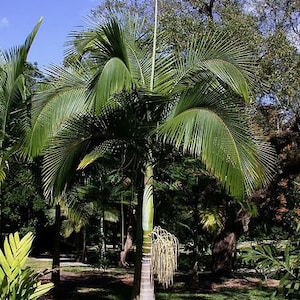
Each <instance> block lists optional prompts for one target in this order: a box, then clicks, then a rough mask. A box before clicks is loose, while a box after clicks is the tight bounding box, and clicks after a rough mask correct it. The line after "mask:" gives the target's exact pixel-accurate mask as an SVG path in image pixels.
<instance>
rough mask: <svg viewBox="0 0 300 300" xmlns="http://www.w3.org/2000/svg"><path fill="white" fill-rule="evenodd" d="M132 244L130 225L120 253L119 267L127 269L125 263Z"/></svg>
mask: <svg viewBox="0 0 300 300" xmlns="http://www.w3.org/2000/svg"><path fill="white" fill-rule="evenodd" d="M132 243H133V238H132V226H131V225H130V226H129V227H128V230H127V236H126V242H125V245H124V248H123V251H121V253H120V265H121V267H128V263H127V262H126V257H127V254H128V253H129V251H130V249H131V247H132Z"/></svg>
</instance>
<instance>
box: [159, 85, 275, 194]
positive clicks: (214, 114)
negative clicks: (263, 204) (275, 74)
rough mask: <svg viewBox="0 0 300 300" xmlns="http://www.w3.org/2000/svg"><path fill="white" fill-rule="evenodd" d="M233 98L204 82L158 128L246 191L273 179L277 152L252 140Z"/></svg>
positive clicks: (233, 188) (230, 186) (230, 185)
mask: <svg viewBox="0 0 300 300" xmlns="http://www.w3.org/2000/svg"><path fill="white" fill-rule="evenodd" d="M208 92H209V93H208ZM228 99H230V94H228V93H227V92H226V91H225V90H222V89H219V90H214V91H210V90H208V88H206V87H205V86H204V85H200V86H199V88H194V89H192V90H191V91H190V92H188V93H186V94H185V95H183V96H182V97H181V98H180V100H179V101H178V104H177V106H175V107H174V113H173V115H172V116H171V117H170V119H168V120H166V122H165V123H163V124H162V125H161V126H160V127H159V128H158V130H157V132H158V135H159V136H160V138H162V140H163V141H164V142H167V143H170V144H173V145H174V146H176V147H177V148H180V149H182V150H183V151H185V152H188V153H190V154H193V155H195V156H198V157H199V158H201V160H202V161H203V162H204V164H205V165H206V167H207V169H208V170H210V171H211V173H212V174H214V175H215V176H216V177H217V178H218V179H219V180H221V182H222V183H223V184H224V185H225V188H226V189H227V190H228V191H229V192H230V193H231V194H233V195H235V196H242V195H243V193H244V191H245V190H246V192H247V193H250V192H251V191H252V190H253V188H254V187H255V186H257V185H258V184H261V183H262V182H264V183H265V182H267V181H268V180H270V176H271V174H272V171H273V166H274V163H273V161H274V152H273V150H272V148H271V147H270V146H269V145H268V144H267V143H261V142H260V141H259V140H258V139H253V132H252V131H251V130H250V128H249V123H248V122H247V117H246V114H245V112H244V110H243V108H242V106H239V105H232V104H230V103H229V101H228ZM262 149H263V150H262ZM260 156H261V157H265V160H264V161H263V160H262V159H260ZM266 157H267V158H266ZM261 164H262V165H261Z"/></svg>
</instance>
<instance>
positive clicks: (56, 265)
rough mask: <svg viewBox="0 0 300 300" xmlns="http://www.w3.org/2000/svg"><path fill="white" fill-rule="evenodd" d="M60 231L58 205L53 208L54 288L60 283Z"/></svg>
mask: <svg viewBox="0 0 300 300" xmlns="http://www.w3.org/2000/svg"><path fill="white" fill-rule="evenodd" d="M60 230H61V208H60V205H59V204H56V206H55V224H54V242H53V254H52V255H53V260H52V269H53V270H54V271H53V272H52V278H51V280H52V282H53V283H54V284H55V287H58V285H59V283H60V269H59V268H60Z"/></svg>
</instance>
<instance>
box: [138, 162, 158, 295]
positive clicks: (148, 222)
mask: <svg viewBox="0 0 300 300" xmlns="http://www.w3.org/2000/svg"><path fill="white" fill-rule="evenodd" d="M144 176H145V177H144V194H143V207H142V228H143V247H142V249H143V254H142V270H141V288H140V298H139V299H140V300H154V299H155V295H154V282H153V278H152V271H151V268H152V266H151V232H152V230H153V213H154V208H153V166H152V164H151V163H148V164H147V166H146V171H145V175H144Z"/></svg>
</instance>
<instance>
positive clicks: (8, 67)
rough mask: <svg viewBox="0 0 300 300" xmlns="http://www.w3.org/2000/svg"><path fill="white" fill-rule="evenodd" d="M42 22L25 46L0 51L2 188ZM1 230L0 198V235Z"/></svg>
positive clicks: (24, 107) (24, 105)
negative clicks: (36, 38)
mask: <svg viewBox="0 0 300 300" xmlns="http://www.w3.org/2000/svg"><path fill="white" fill-rule="evenodd" d="M41 22H42V19H40V20H39V21H38V22H37V24H36V25H35V27H34V28H33V30H32V32H31V33H30V34H29V35H28V37H27V38H26V40H25V42H24V44H23V45H21V46H17V47H14V48H11V49H9V50H7V51H5V50H3V51H2V52H0V187H1V184H2V183H3V181H4V180H5V178H6V175H7V172H8V169H9V158H10V157H11V156H12V155H13V154H15V153H16V151H17V150H18V148H19V146H20V136H22V133H20V129H21V128H22V126H24V123H26V117H27V119H28V117H29V116H28V115H26V112H27V108H28V107H29V100H30V96H31V95H30V88H29V85H28V76H27V75H28V74H26V73H27V71H28V64H27V62H26V60H27V55H28V52H29V50H30V47H31V45H32V43H33V40H34V38H35V36H36V34H37V32H38V29H39V27H40V24H41ZM20 124H22V126H20ZM23 133H24V132H23ZM1 233H2V232H1V200H0V237H1Z"/></svg>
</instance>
